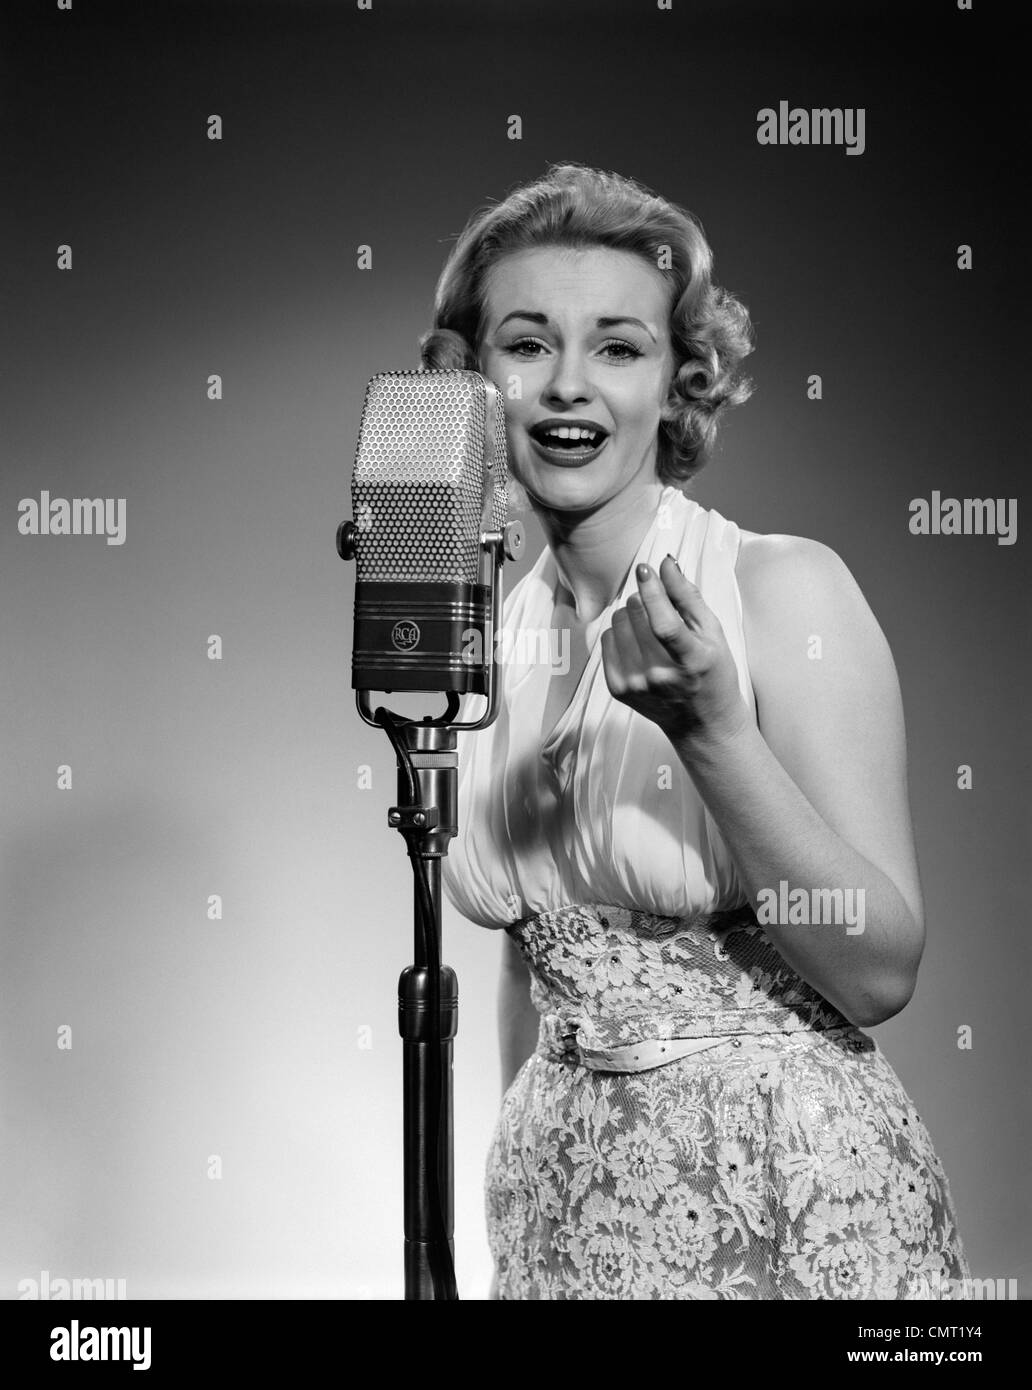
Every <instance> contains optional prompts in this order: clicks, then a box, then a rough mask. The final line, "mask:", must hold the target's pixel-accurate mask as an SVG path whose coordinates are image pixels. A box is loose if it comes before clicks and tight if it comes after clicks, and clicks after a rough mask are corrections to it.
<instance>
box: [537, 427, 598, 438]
mask: <svg viewBox="0 0 1032 1390" xmlns="http://www.w3.org/2000/svg"><path fill="white" fill-rule="evenodd" d="M545 433H546V434H550V435H556V436H558V438H560V439H594V438H595V436H596V434H597V431H596V430H587V429H583V428H582V427H581V426H580V425H549V427H548V429H547V430H546V431H545Z"/></svg>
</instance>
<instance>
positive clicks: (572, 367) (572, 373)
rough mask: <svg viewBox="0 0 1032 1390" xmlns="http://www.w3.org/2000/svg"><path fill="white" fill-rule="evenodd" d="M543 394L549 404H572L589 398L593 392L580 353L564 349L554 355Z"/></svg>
mask: <svg viewBox="0 0 1032 1390" xmlns="http://www.w3.org/2000/svg"><path fill="white" fill-rule="evenodd" d="M544 394H545V400H546V401H547V402H548V403H549V404H551V405H574V404H578V403H580V402H582V401H587V400H590V399H591V396H592V395H593V394H594V392H593V388H592V385H591V381H590V379H589V377H588V374H587V371H586V370H585V365H584V357H583V355H582V354H581V353H579V352H574V351H566V352H560V353H559V354H558V355H557V356H556V358H555V368H554V370H553V372H552V375H551V377H550V378H549V380H548V384H547V386H546V387H545V393H544Z"/></svg>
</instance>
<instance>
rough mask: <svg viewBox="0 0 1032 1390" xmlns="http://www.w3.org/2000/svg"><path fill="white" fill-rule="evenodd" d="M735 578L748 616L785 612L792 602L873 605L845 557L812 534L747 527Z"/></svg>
mask: <svg viewBox="0 0 1032 1390" xmlns="http://www.w3.org/2000/svg"><path fill="white" fill-rule="evenodd" d="M735 576H736V578H737V580H738V588H739V592H740V593H741V596H742V607H743V609H744V610H745V612H746V613H747V614H749V613H752V614H755V615H761V614H769V613H771V612H772V611H777V612H784V611H785V607H786V604H787V605H788V607H789V608H790V609H793V610H796V611H799V610H800V609H803V610H808V611H810V612H814V611H815V610H821V611H824V612H827V611H829V610H831V609H838V610H839V611H848V610H850V609H853V610H854V611H857V612H859V610H860V609H866V608H867V604H866V601H865V600H864V597H863V594H862V593H861V592H860V586H859V585H858V584H857V582H856V580H855V579H854V578H853V575H852V574H851V572H850V570H849V567H848V566H847V565H846V563H845V561H844V560H843V559H842V557H841V556H840V555H839V554H838V553H837V551H834V550H832V548H831V546H829V545H824V544H823V543H822V542H821V541H815V540H811V539H810V538H809V537H808V536H783V535H776V534H775V535H760V534H759V533H758V532H755V531H743V532H742V541H741V545H740V546H739V550H738V560H737V564H736V566H735ZM867 611H868V612H869V611H870V610H869V609H868V610H867Z"/></svg>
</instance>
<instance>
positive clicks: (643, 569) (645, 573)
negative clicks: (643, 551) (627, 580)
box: [637, 565, 652, 584]
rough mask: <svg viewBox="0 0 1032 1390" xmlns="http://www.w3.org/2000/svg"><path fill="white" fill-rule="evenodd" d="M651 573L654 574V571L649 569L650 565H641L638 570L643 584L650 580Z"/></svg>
mask: <svg viewBox="0 0 1032 1390" xmlns="http://www.w3.org/2000/svg"><path fill="white" fill-rule="evenodd" d="M651 573H652V571H651V570H650V569H649V567H648V565H639V566H638V570H637V574H638V578H639V579H640V580H641V582H642V583H643V584H644V582H645V580H646V579H648V577H649V575H650V574H651Z"/></svg>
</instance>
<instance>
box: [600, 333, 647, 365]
mask: <svg viewBox="0 0 1032 1390" xmlns="http://www.w3.org/2000/svg"><path fill="white" fill-rule="evenodd" d="M602 349H603V351H604V352H606V353H609V354H610V355H612V356H615V357H616V358H617V359H618V360H622V361H629V360H630V359H631V358H634V357H640V356H641V355H642V354H641V349H640V348H637V347H635V345H634V344H633V343H625V342H624V341H623V339H622V338H612V339H611V340H610V341H609V342H608V343H603V344H602Z"/></svg>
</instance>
